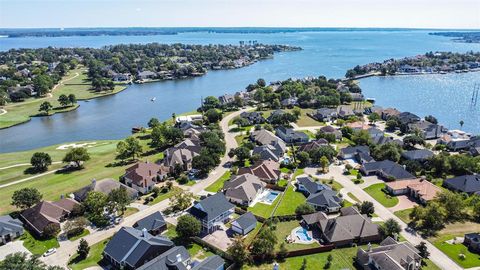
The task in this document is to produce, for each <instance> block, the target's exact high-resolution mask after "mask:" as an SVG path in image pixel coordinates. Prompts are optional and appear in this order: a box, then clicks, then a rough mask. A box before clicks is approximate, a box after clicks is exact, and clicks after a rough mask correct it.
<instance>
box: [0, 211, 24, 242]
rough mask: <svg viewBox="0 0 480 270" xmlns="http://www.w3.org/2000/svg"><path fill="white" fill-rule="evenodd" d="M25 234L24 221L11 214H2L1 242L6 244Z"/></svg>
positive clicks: (0, 223) (0, 220)
mask: <svg viewBox="0 0 480 270" xmlns="http://www.w3.org/2000/svg"><path fill="white" fill-rule="evenodd" d="M22 234H23V223H22V222H21V221H20V220H19V219H18V218H12V217H11V216H9V215H5V216H0V244H1V245H3V244H6V243H8V242H10V241H13V240H14V239H15V238H18V237H20V236H21V235H22Z"/></svg>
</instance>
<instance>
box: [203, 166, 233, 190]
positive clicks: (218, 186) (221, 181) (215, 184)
mask: <svg viewBox="0 0 480 270" xmlns="http://www.w3.org/2000/svg"><path fill="white" fill-rule="evenodd" d="M231 175H232V173H231V172H230V171H226V172H225V173H224V174H223V175H222V176H220V178H218V179H217V180H216V181H215V182H213V183H212V184H211V185H210V186H208V187H207V188H206V189H205V190H206V191H209V192H214V193H216V192H218V191H219V190H221V189H222V188H223V184H224V183H225V182H226V181H228V180H229V179H230V176H231Z"/></svg>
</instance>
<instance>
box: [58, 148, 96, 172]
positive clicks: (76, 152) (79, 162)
mask: <svg viewBox="0 0 480 270" xmlns="http://www.w3.org/2000/svg"><path fill="white" fill-rule="evenodd" d="M88 160H90V154H88V151H87V148H84V147H75V148H72V149H70V150H69V151H68V152H67V154H66V155H65V157H64V158H63V162H65V163H70V162H73V163H74V164H75V166H76V167H77V168H79V169H81V168H83V163H84V162H85V161H88Z"/></svg>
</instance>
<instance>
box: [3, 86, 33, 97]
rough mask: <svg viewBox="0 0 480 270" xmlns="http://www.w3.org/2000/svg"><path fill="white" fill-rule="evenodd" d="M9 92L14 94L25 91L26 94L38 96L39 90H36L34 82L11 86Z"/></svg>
mask: <svg viewBox="0 0 480 270" xmlns="http://www.w3.org/2000/svg"><path fill="white" fill-rule="evenodd" d="M7 92H8V94H10V95H11V94H13V93H18V92H23V93H25V94H27V95H28V96H31V97H33V96H36V95H37V91H35V87H34V86H33V84H29V85H25V86H20V85H17V86H15V87H9V88H8V89H7Z"/></svg>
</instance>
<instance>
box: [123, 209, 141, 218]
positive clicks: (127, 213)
mask: <svg viewBox="0 0 480 270" xmlns="http://www.w3.org/2000/svg"><path fill="white" fill-rule="evenodd" d="M138 211H139V210H138V209H137V208H135V207H127V210H125V212H124V213H123V217H128V216H130V215H133V214H135V213H137V212H138Z"/></svg>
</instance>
